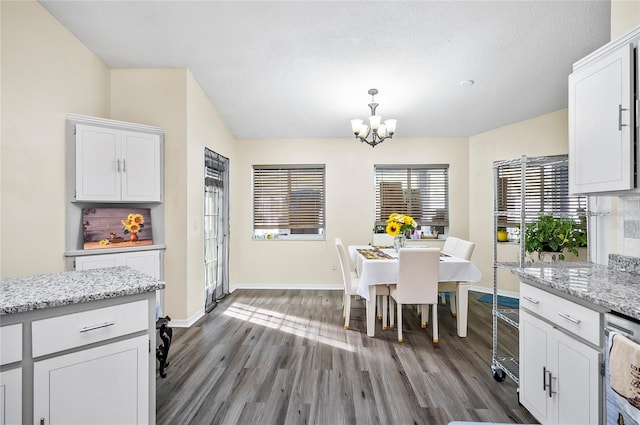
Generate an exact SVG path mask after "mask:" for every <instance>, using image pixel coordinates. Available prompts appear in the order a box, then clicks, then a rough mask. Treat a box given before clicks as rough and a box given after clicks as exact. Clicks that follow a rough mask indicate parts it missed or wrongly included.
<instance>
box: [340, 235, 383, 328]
mask: <svg viewBox="0 0 640 425" xmlns="http://www.w3.org/2000/svg"><path fill="white" fill-rule="evenodd" d="M335 243H336V251H337V252H338V261H339V262H340V271H341V272H342V282H343V284H344V294H343V299H342V308H343V314H342V317H343V318H344V328H345V329H349V320H350V318H351V297H352V296H356V295H357V289H358V275H357V274H356V272H355V270H354V269H353V267H352V266H351V260H350V258H349V254H348V252H347V249H346V248H345V246H344V244H343V243H342V239H340V238H336V239H335ZM378 296H380V297H381V301H382V302H381V305H378V310H382V329H383V330H386V329H387V304H388V299H389V287H388V286H387V285H376V297H378Z"/></svg>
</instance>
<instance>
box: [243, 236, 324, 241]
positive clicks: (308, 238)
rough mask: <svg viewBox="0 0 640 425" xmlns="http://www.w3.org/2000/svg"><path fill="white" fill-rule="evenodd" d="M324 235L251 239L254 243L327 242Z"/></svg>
mask: <svg viewBox="0 0 640 425" xmlns="http://www.w3.org/2000/svg"><path fill="white" fill-rule="evenodd" d="M326 239H327V238H326V237H325V236H324V235H273V236H272V237H270V238H266V237H265V238H255V237H253V238H251V240H252V241H259V242H271V241H325V240H326Z"/></svg>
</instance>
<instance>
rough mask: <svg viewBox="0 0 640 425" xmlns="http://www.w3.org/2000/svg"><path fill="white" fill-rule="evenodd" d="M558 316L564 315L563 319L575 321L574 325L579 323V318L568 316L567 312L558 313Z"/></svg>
mask: <svg viewBox="0 0 640 425" xmlns="http://www.w3.org/2000/svg"><path fill="white" fill-rule="evenodd" d="M558 316H560V317H564V318H565V319H567V320H568V321H570V322H573V323H575V324H576V325H579V324H580V322H581V320H579V319H574V318H573V317H571V316H569V315H568V314H564V313H558Z"/></svg>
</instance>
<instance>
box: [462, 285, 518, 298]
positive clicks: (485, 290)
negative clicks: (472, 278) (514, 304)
mask: <svg viewBox="0 0 640 425" xmlns="http://www.w3.org/2000/svg"><path fill="white" fill-rule="evenodd" d="M469 290H470V291H474V292H482V293H483V294H493V288H487V287H486V286H473V285H471V286H469ZM498 295H502V296H505V297H510V298H520V293H519V292H514V291H505V290H504V289H498Z"/></svg>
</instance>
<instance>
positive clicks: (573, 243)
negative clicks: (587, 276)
mask: <svg viewBox="0 0 640 425" xmlns="http://www.w3.org/2000/svg"><path fill="white" fill-rule="evenodd" d="M524 241H525V242H524V243H525V245H524V248H525V251H526V252H527V253H533V252H537V253H538V259H542V258H543V253H545V252H549V253H552V260H555V259H556V258H557V259H558V260H561V261H562V260H564V259H565V256H564V252H565V251H568V252H571V253H572V254H574V255H578V248H580V247H584V246H587V233H586V231H585V229H584V228H582V227H581V226H579V225H578V224H577V223H576V222H575V220H573V219H571V218H559V217H553V216H550V215H542V216H540V217H538V219H537V220H536V221H535V222H533V223H529V224H527V228H526V229H525V233H524Z"/></svg>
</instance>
